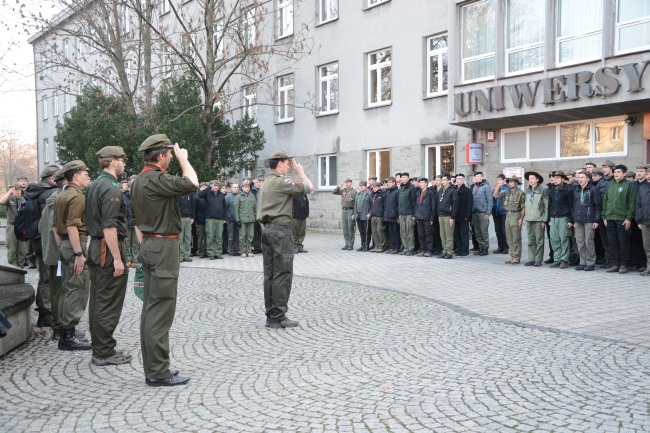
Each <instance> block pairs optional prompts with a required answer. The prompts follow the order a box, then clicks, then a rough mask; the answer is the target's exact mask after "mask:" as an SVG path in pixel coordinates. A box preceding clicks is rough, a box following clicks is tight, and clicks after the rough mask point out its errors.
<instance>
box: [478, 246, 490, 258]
mask: <svg viewBox="0 0 650 433" xmlns="http://www.w3.org/2000/svg"><path fill="white" fill-rule="evenodd" d="M488 254H489V253H488V250H487V248H485V249H482V250H481V251H479V253H478V255H479V256H487V255H488Z"/></svg>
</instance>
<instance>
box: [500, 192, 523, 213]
mask: <svg viewBox="0 0 650 433" xmlns="http://www.w3.org/2000/svg"><path fill="white" fill-rule="evenodd" d="M501 199H502V200H503V207H504V209H505V210H507V211H520V210H522V209H523V208H524V207H526V194H524V192H523V191H522V190H520V189H519V188H515V189H510V188H509V189H508V191H503V192H502V193H501Z"/></svg>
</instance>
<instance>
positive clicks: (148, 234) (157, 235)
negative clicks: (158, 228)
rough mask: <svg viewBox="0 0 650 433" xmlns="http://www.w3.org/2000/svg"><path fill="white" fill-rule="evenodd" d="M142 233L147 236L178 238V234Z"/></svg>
mask: <svg viewBox="0 0 650 433" xmlns="http://www.w3.org/2000/svg"><path fill="white" fill-rule="evenodd" d="M142 235H143V236H146V237H149V238H162V239H178V235H159V234H158V233H143V234H142Z"/></svg>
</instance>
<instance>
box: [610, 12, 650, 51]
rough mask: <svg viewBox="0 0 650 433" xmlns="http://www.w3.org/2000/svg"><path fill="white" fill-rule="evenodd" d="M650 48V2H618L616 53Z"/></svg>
mask: <svg viewBox="0 0 650 433" xmlns="http://www.w3.org/2000/svg"><path fill="white" fill-rule="evenodd" d="M648 48H650V0H618V8H617V10H616V52H617V53H628V52H631V51H640V50H647V49H648Z"/></svg>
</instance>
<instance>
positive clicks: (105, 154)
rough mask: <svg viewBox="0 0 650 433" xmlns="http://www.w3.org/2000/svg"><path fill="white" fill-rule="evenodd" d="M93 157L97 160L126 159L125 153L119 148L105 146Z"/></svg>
mask: <svg viewBox="0 0 650 433" xmlns="http://www.w3.org/2000/svg"><path fill="white" fill-rule="evenodd" d="M95 156H96V157H98V158H126V153H124V149H122V148H121V147H120V146H106V147H102V148H101V149H99V151H98V152H97V153H96V154H95Z"/></svg>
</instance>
